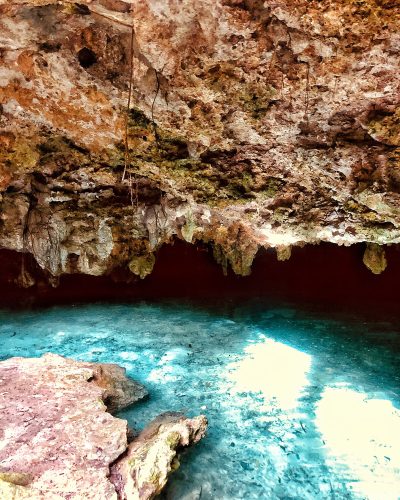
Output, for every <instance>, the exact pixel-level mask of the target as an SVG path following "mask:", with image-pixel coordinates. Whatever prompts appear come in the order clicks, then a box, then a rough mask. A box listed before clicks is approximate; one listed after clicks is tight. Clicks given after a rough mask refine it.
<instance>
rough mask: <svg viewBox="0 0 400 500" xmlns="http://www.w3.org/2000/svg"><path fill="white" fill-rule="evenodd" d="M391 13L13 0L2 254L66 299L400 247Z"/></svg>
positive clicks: (347, 4) (9, 6)
mask: <svg viewBox="0 0 400 500" xmlns="http://www.w3.org/2000/svg"><path fill="white" fill-rule="evenodd" d="M396 5H397V4H396V3H394V2H375V1H367V0H365V1H362V2H356V1H343V0H335V1H333V2H332V1H327V0H326V1H325V0H323V1H318V2H317V1H312V2H309V1H307V2H306V1H300V2H297V3H296V5H295V6H294V5H293V3H292V2H288V1H285V0H281V1H279V2H264V3H261V2H236V1H230V0H229V1H228V0H226V1H216V2H215V1H210V0H201V1H199V2H198V1H196V2H194V1H187V2H185V8H182V5H181V2H178V1H177V0H163V1H162V2H159V3H158V7H157V9H156V8H154V5H153V4H152V2H150V1H147V0H145V1H143V2H128V1H125V0H118V1H104V0H94V1H90V2H89V1H82V2H80V3H76V4H72V3H70V2H56V1H55V0H46V1H40V2H36V1H33V0H32V1H28V2H23V3H21V2H18V1H13V2H2V3H1V4H0V12H1V17H0V26H1V32H2V47H1V54H0V58H1V73H0V106H1V115H0V142H1V144H2V148H1V150H0V189H1V213H2V215H1V217H2V224H1V226H0V246H1V247H2V248H6V249H10V250H16V251H18V252H22V251H23V252H27V253H29V254H31V255H32V256H33V257H34V259H35V261H36V262H37V263H38V264H39V266H40V267H41V268H42V269H43V270H44V271H45V272H46V273H48V279H49V281H50V282H51V283H52V284H57V279H56V278H58V277H59V276H60V275H63V274H76V273H80V274H89V275H95V276H98V275H108V274H110V273H112V272H113V271H114V270H115V269H117V268H119V269H120V268H121V269H124V270H125V281H127V282H129V281H132V280H135V279H140V278H145V277H146V276H147V275H148V274H149V273H150V272H151V270H152V262H153V259H154V258H155V259H156V258H157V250H158V249H159V248H160V247H161V246H162V245H164V244H166V243H170V242H171V240H172V239H173V238H179V239H182V240H185V241H188V242H190V243H192V244H194V245H197V244H199V243H200V242H202V243H206V244H207V245H209V246H210V247H211V248H213V249H214V255H215V257H216V258H217V260H218V261H219V262H220V263H221V265H222V266H223V267H224V268H226V267H231V268H232V269H233V271H234V272H235V273H237V274H243V275H247V274H249V272H250V270H251V266H252V261H253V258H254V256H255V254H256V253H257V251H258V249H260V248H263V247H265V248H270V247H273V248H277V249H278V257H279V258H285V259H287V258H288V256H289V251H288V250H283V249H284V248H285V247H287V248H291V247H295V246H302V245H306V244H318V243H320V242H331V243H335V244H338V245H352V244H355V243H366V244H367V245H379V246H383V245H391V244H397V243H399V238H400V236H399V234H400V233H399V216H398V214H399V193H400V189H399V186H400V174H399V168H400V167H399V165H400V164H399V150H398V149H399V148H398V147H399V140H398V136H399V133H398V132H399V123H398V122H399V119H398V117H399V102H400V101H399V99H398V96H399V95H400V88H399V80H398V77H397V75H398V65H399V54H400V53H399V47H398V45H399V44H398V35H397V26H398V23H399V22H400V19H399V16H400V14H399V9H398V8H397V7H396ZM128 103H129V109H127V104H128ZM367 254H368V250H367ZM389 265H390V262H389ZM383 269H384V266H378V267H376V266H375V267H374V272H377V271H378V270H379V272H382V271H383ZM31 275H32V276H31V279H30V280H24V279H21V280H20V282H21V284H24V283H27V284H29V283H32V280H33V279H34V278H35V276H34V273H31ZM121 277H122V276H121Z"/></svg>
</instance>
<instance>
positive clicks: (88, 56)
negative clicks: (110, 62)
mask: <svg viewBox="0 0 400 500" xmlns="http://www.w3.org/2000/svg"><path fill="white" fill-rule="evenodd" d="M77 56H78V61H79V64H80V65H81V66H82V68H90V66H93V64H95V63H96V62H97V56H96V54H95V53H94V52H93V50H90V49H88V48H87V47H83V49H81V50H80V51H79V52H78V54H77Z"/></svg>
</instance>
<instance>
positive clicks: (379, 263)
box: [363, 243, 387, 274]
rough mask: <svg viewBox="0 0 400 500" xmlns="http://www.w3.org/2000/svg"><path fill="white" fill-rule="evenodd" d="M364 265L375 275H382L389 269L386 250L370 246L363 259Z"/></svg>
mask: <svg viewBox="0 0 400 500" xmlns="http://www.w3.org/2000/svg"><path fill="white" fill-rule="evenodd" d="M363 262H364V264H365V265H366V266H367V267H368V269H369V270H370V271H372V272H373V273H374V274H381V273H383V271H384V270H385V269H386V267H387V261H386V255H385V249H384V248H383V247H381V246H379V245H375V244H373V243H372V244H371V243H370V244H368V245H367V247H366V249H365V252H364V257H363Z"/></svg>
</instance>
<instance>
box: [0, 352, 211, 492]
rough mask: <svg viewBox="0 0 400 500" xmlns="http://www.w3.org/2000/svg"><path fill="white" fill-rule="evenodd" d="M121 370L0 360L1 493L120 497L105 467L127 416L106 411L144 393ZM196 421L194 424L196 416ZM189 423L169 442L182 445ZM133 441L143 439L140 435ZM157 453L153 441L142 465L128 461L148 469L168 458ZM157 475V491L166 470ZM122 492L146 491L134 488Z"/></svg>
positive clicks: (52, 360)
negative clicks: (173, 440)
mask: <svg viewBox="0 0 400 500" xmlns="http://www.w3.org/2000/svg"><path fill="white" fill-rule="evenodd" d="M124 373H125V370H124V369H123V368H120V367H119V366H117V365H109V364H96V363H84V362H77V361H73V360H71V359H67V358H63V357H61V356H58V355H54V354H46V355H44V356H42V357H41V358H10V359H8V360H6V361H2V362H1V363H0V497H1V498H4V499H20V498H21V499H23V498H29V499H31V500H36V499H43V500H48V499H50V500H52V499H77V500H78V499H85V500H90V499H92V500H111V499H114V500H117V499H119V498H122V497H120V495H119V493H118V492H117V490H116V488H115V486H114V484H113V482H112V481H110V478H109V476H110V466H111V465H112V464H113V463H115V464H117V463H118V459H120V457H121V455H122V454H124V452H125V451H126V450H127V447H128V439H127V436H128V428H127V422H126V421H125V420H122V419H119V418H115V417H113V416H112V415H111V414H110V413H108V412H107V409H110V408H112V409H113V410H114V411H116V410H119V409H121V408H124V407H125V406H127V405H128V404H131V403H133V402H135V401H138V400H140V399H142V398H143V397H144V396H145V395H147V392H146V390H145V389H144V388H143V387H142V386H141V385H140V384H137V383H136V382H133V381H131V380H129V379H127V378H126V377H125V375H124ZM106 404H107V405H108V408H107V406H106ZM198 419H199V423H200V422H201V423H202V422H203V420H204V417H198ZM192 422H197V420H196V419H193V420H190V419H189V420H187V423H186V420H185V419H184V418H182V420H181V428H179V429H178V431H179V432H182V434H179V433H178V437H177V440H178V441H179V443H181V444H182V445H186V444H189V442H188V432H187V431H186V428H188V429H189V428H190V429H192V427H191V425H192ZM185 426H186V427H185ZM153 428H154V426H151V427H150V430H151V429H153ZM144 432H146V431H144ZM195 432H196V431H195V430H193V433H195ZM201 436H202V434H201ZM201 436H200V434H199V433H197V434H196V438H197V437H198V438H199V439H200V437H201ZM149 439H150V438H149ZM191 442H196V439H194V438H193V439H191ZM132 443H136V440H133V442H132ZM138 443H139V444H140V446H144V445H146V442H143V438H141V439H140V440H139V441H138ZM131 446H132V445H131ZM149 446H150V447H152V446H153V441H152V440H151V439H150V442H149ZM163 453H166V450H164V449H161V448H160V447H158V448H157V449H156V450H154V453H152V455H151V457H150V458H149V457H145V459H144V461H143V464H142V463H141V461H140V459H138V460H137V462H136V467H138V470H141V467H144V466H145V467H149V466H150V463H149V462H150V460H154V464H155V466H157V467H158V468H160V465H159V464H160V463H161V464H163V465H164V463H168V460H169V459H170V453H169V451H168V454H166V456H163V455H162V454H163ZM123 460H124V459H123ZM131 470H132V473H133V474H134V468H132V469H131ZM161 479H162V483H160V486H159V487H158V489H157V491H160V490H161V488H162V487H163V486H164V484H165V482H166V476H165V477H164V476H162V477H161ZM124 498H127V499H147V498H151V497H150V496H149V495H147V493H146V494H142V493H141V492H139V493H137V494H134V493H132V494H131V495H128V496H126V497H124Z"/></svg>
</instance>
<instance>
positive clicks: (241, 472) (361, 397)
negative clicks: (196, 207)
mask: <svg viewBox="0 0 400 500" xmlns="http://www.w3.org/2000/svg"><path fill="white" fill-rule="evenodd" d="M48 351H51V352H55V353H59V354H62V355H64V356H68V357H72V358H75V359H78V360H87V361H97V362H112V363H118V364H119V365H122V366H124V367H125V368H126V369H127V372H128V374H129V375H130V376H132V377H133V378H135V379H137V380H139V381H140V382H142V383H143V384H144V385H145V386H146V387H147V388H148V390H149V393H150V397H149V399H148V400H146V401H144V402H142V403H140V404H138V405H134V406H133V407H131V408H130V409H128V410H125V411H124V412H122V413H121V415H120V416H121V417H123V418H126V419H127V420H128V421H129V424H130V425H131V427H134V428H136V429H141V428H143V427H144V426H145V425H146V423H147V422H149V421H150V420H151V419H152V418H153V417H155V416H156V415H158V414H159V413H161V412H164V411H183V412H184V413H186V414H188V415H197V414H200V413H203V414H205V415H206V416H207V417H208V419H209V430H208V434H207V437H206V438H205V439H204V440H203V441H202V442H201V443H200V444H198V445H197V446H196V447H194V448H193V449H192V450H190V451H188V452H186V453H184V454H183V456H182V458H181V467H180V469H179V470H178V471H177V472H176V473H175V474H174V475H173V476H172V477H171V481H170V483H169V486H168V487H167V490H166V491H165V493H164V495H163V497H164V498H168V499H178V500H182V499H185V500H189V499H198V498H201V499H227V500H228V499H238V500H239V499H253V498H254V499H256V498H265V499H285V500H286V499H310V500H311V499H325V498H326V499H373V500H397V499H398V498H399V497H400V356H399V354H400V321H399V320H398V319H397V318H396V315H395V314H393V315H382V317H380V318H379V319H377V318H375V319H371V318H370V317H368V314H359V313H355V312H341V311H340V310H339V309H336V310H335V311H331V310H329V309H325V310H324V311H323V310H321V307H319V308H317V310H311V308H310V307H308V308H307V309H304V308H302V307H300V306H296V307H294V306H293V305H288V304H287V303H285V302H281V303H279V302H278V301H275V302H274V303H272V302H271V301H270V300H268V299H265V298H262V299H252V300H237V299H233V298H231V299H229V300H227V299H226V300H223V298H221V297H220V298H219V300H215V301H208V303H206V302H205V301H204V300H203V301H195V300H192V301H191V302H188V301H186V300H176V299H175V300H161V299H158V300H152V301H136V302H132V303H97V304H81V305H73V304H66V305H60V306H55V307H47V308H36V309H35V308H32V309H30V310H11V309H3V310H1V311H0V358H1V359H5V358H8V357H10V356H40V355H42V354H44V353H45V352H48Z"/></svg>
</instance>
